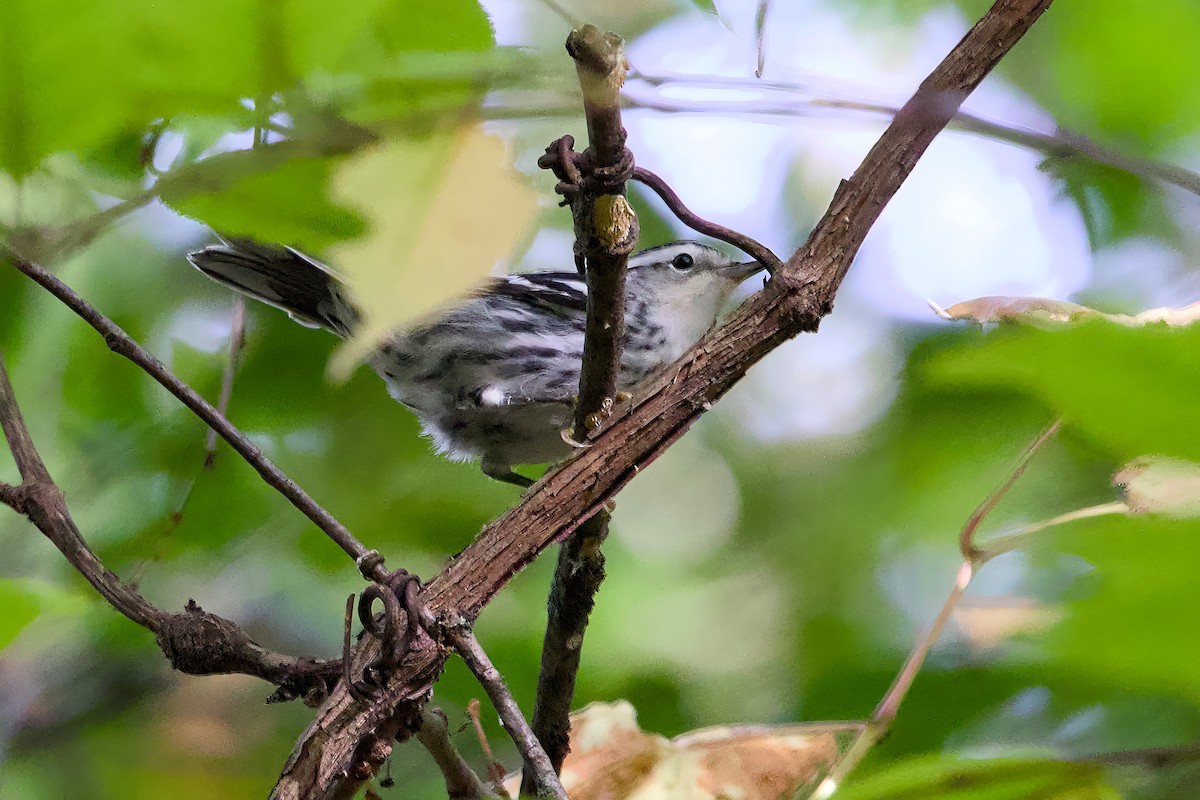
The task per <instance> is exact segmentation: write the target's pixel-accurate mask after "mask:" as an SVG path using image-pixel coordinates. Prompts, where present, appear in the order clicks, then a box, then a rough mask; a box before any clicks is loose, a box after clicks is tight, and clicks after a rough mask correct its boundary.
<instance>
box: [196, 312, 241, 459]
mask: <svg viewBox="0 0 1200 800" xmlns="http://www.w3.org/2000/svg"><path fill="white" fill-rule="evenodd" d="M245 344H246V298H245V297H243V296H242V295H238V296H237V297H236V298H235V299H234V301H233V317H232V319H231V320H230V323H229V358H228V360H227V361H226V362H225V368H224V369H223V370H221V394H220V395H219V396H218V397H217V413H219V414H220V415H221V416H222V417H225V418H227V419H228V417H229V400H230V398H232V397H233V379H234V376H235V375H237V360H238V354H239V353H241V352H242V348H243V347H244V346H245ZM216 463H217V431H216V430H215V429H214V428H209V429H208V434H207V436H206V438H205V440H204V467H205V468H206V469H212V467H213V465H214V464H216Z"/></svg>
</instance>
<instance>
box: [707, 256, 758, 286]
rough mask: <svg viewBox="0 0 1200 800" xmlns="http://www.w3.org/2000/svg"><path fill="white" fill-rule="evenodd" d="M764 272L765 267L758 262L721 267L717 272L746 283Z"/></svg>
mask: <svg viewBox="0 0 1200 800" xmlns="http://www.w3.org/2000/svg"><path fill="white" fill-rule="evenodd" d="M762 271H763V265H762V264H760V263H758V262H757V261H747V262H746V263H745V264H729V265H727V266H724V267H719V268H718V269H717V272H719V273H720V274H721V275H722V276H724V277H726V278H729V279H730V280H734V281H739V282H741V281H744V280H746V278H749V277H750V276H751V275H757V274H758V273H760V272H762Z"/></svg>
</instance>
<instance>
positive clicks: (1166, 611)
mask: <svg viewBox="0 0 1200 800" xmlns="http://www.w3.org/2000/svg"><path fill="white" fill-rule="evenodd" d="M1045 544H1046V546H1047V547H1053V548H1054V549H1055V550H1059V551H1066V552H1069V553H1073V554H1075V555H1078V556H1080V557H1081V558H1083V559H1084V560H1085V561H1086V562H1087V563H1088V564H1089V565H1091V566H1092V567H1093V568H1094V569H1093V571H1091V572H1089V573H1088V574H1087V575H1085V576H1083V577H1081V578H1080V579H1078V580H1077V581H1076V582H1075V584H1074V585H1073V586H1072V587H1071V598H1070V600H1069V602H1068V604H1067V610H1068V612H1069V613H1068V615H1067V617H1066V618H1065V619H1064V621H1063V622H1061V623H1060V624H1058V625H1057V626H1055V627H1054V628H1052V629H1051V630H1050V631H1049V632H1047V633H1046V634H1045V635H1044V638H1043V639H1042V640H1041V641H1042V642H1043V645H1044V647H1045V648H1046V650H1047V651H1048V653H1049V654H1050V656H1051V658H1052V660H1053V663H1055V664H1058V665H1061V668H1063V669H1064V670H1066V671H1067V673H1068V674H1072V675H1078V676H1081V677H1082V676H1090V677H1092V678H1093V679H1095V680H1097V681H1103V682H1107V683H1109V684H1110V685H1119V686H1122V687H1125V688H1126V689H1128V688H1129V687H1136V688H1139V689H1141V690H1143V691H1147V692H1157V693H1161V694H1170V695H1177V696H1178V695H1183V696H1186V697H1189V698H1190V699H1191V700H1192V702H1193V703H1196V702H1200V629H1198V628H1197V626H1196V624H1195V619H1196V612H1195V606H1194V605H1193V604H1191V603H1190V602H1187V601H1185V600H1183V598H1190V597H1193V596H1194V594H1195V584H1196V578H1195V570H1194V565H1195V564H1196V563H1197V562H1198V561H1200V523H1197V521H1196V520H1194V519H1192V520H1172V519H1164V518H1158V519H1155V518H1151V517H1147V516H1140V517H1137V518H1118V517H1113V518H1108V519H1103V520H1095V521H1092V522H1089V523H1086V524H1078V525H1076V526H1073V527H1069V528H1064V529H1062V530H1060V531H1056V532H1054V533H1049V532H1047V534H1046V537H1045Z"/></svg>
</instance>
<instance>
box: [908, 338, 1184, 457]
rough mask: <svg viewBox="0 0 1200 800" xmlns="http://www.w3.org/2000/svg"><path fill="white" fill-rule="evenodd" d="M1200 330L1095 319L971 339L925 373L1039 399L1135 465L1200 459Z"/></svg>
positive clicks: (946, 382) (950, 383) (954, 384)
mask: <svg viewBox="0 0 1200 800" xmlns="http://www.w3.org/2000/svg"><path fill="white" fill-rule="evenodd" d="M1197 352H1200V326H1198V325H1192V326H1190V327H1186V328H1176V329H1168V328H1165V327H1157V326H1148V327H1143V328H1128V327H1124V326H1121V325H1115V324H1112V323H1109V322H1104V321H1097V322H1087V323H1083V324H1080V325H1078V326H1074V327H1069V328H1065V329H1061V330H1055V331H1043V330H1036V329H1034V328H1028V327H1011V328H1008V327H1006V328H1001V329H998V330H995V331H992V332H990V333H988V334H986V335H981V334H979V333H977V332H969V333H967V332H965V333H964V334H963V335H962V337H961V339H959V344H958V346H957V347H953V348H949V349H946V350H943V351H941V352H940V353H938V354H937V355H935V356H933V357H931V358H930V359H929V360H928V361H927V362H926V363H925V364H924V365H923V366H922V367H920V368H919V370H920V373H921V374H923V376H924V377H925V378H926V379H927V380H929V381H931V382H932V383H933V384H935V385H936V386H940V387H941V388H956V389H973V388H980V387H990V388H1007V389H1010V390H1012V391H1014V392H1019V393H1022V394H1027V395H1031V396H1033V397H1035V398H1037V399H1039V400H1040V401H1042V402H1043V403H1045V404H1046V405H1047V406H1049V407H1050V408H1051V409H1052V410H1053V411H1054V412H1056V413H1058V414H1061V415H1062V416H1063V417H1064V419H1065V420H1066V422H1067V424H1068V426H1071V427H1072V428H1075V429H1077V430H1078V431H1080V432H1082V433H1084V434H1085V435H1086V436H1087V437H1089V438H1090V439H1092V440H1094V441H1095V442H1097V443H1098V444H1100V445H1102V446H1103V447H1105V448H1106V449H1108V450H1109V451H1111V452H1112V453H1113V455H1115V456H1116V457H1117V458H1119V459H1122V460H1125V459H1130V458H1136V457H1138V456H1143V455H1166V456H1177V457H1179V458H1185V459H1190V460H1193V461H1194V460H1200V424H1197V422H1198V420H1197V407H1196V391H1197V388H1198V387H1200V361H1198V360H1197V359H1196V353H1197Z"/></svg>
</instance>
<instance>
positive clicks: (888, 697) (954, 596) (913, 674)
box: [810, 420, 1061, 800]
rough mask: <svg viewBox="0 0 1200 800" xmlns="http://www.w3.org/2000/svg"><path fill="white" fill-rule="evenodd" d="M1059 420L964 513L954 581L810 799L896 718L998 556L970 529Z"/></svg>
mask: <svg viewBox="0 0 1200 800" xmlns="http://www.w3.org/2000/svg"><path fill="white" fill-rule="evenodd" d="M1060 424H1061V421H1060V420H1055V421H1054V422H1053V423H1052V424H1051V425H1050V426H1049V427H1048V428H1046V430H1044V431H1042V433H1041V434H1040V435H1039V436H1038V437H1037V438H1036V439H1034V440H1033V442H1032V443H1031V444H1030V445H1029V447H1028V448H1026V450H1025V452H1024V453H1023V454H1022V455H1021V458H1020V460H1019V461H1018V462H1017V464H1016V466H1015V467H1014V468H1013V470H1012V472H1010V473H1009V475H1008V477H1007V478H1006V479H1005V481H1004V483H1002V484H1001V485H1000V486H999V488H997V489H995V490H994V491H992V492H991V493H990V494H989V495H988V496H987V498H985V499H984V501H983V502H982V503H980V504H979V507H978V508H976V509H975V511H974V512H973V513H972V514H971V516H970V517H968V518H967V521H966V522H965V523H964V524H963V528H962V533H961V534H960V535H959V550H960V553H961V555H962V557H963V563H962V564H961V565H960V566H959V568H958V574H957V575H956V576H955V578H954V586H953V588H951V590H950V594H949V595H947V597H946V600H945V602H943V603H942V607H941V609H940V610H939V611H938V614H937V616H936V617H935V618H934V620H933V623H932V624H931V625H930V626H929V630H928V631H926V632H925V635H924V636H922V637H921V639H920V641H918V642H917V644H916V646H915V647H914V648H913V650H912V652H911V653H909V656H908V658H907V659H905V662H904V666H903V667H902V668H901V669H900V672H899V673H898V674H897V675H896V679H895V680H894V681H893V682H892V685H891V686H890V687H889V688H888V690H887V693H886V694H884V696H883V699H882V700H880V701H879V705H877V706H876V707H875V710H874V711H873V712H872V713H871V716H870V718H868V719H867V724H866V727H864V728H863V730H862V732H861V733H859V735H858V737H857V738H856V739H855V740H854V743H853V744H852V745H851V746H850V749H848V750H847V751H846V752H845V753H843V754H842V757H841V758H839V759H838V761H837V763H836V764H834V766H833V769H832V770H830V772H829V774H828V775H827V776H826V777H825V778H824V780H822V781H821V783H820V784H819V785H818V786H817V788H816V789H815V790H814V791H813V793H812V795H810V797H811V798H812V800H824V798H828V797H830V796H831V795H832V794H833V793H834V792H835V791H836V790H837V788H838V787H839V786H841V785H842V782H843V781H844V780H845V779H846V776H847V775H849V774H850V773H851V772H852V771H853V770H854V768H855V767H857V766H858V764H859V763H860V762H861V761H862V760H863V758H864V757H866V755H867V753H869V752H870V751H871V749H872V748H873V747H874V746H875V745H876V744H878V743H879V741H880V740H881V739H883V737H884V736H886V735H887V733H888V731H889V730H890V729H891V727H892V723H893V722H894V721H895V720H896V714H897V713H898V712H899V710H900V704H901V703H903V702H904V699H905V698H906V697H907V696H908V691H909V689H911V688H912V685H913V681H915V680H916V678H917V675H918V674H919V673H920V672H921V667H922V666H924V664H925V658H926V656H928V655H929V651H930V650H931V649H933V646H934V645H935V644H937V642H938V640H939V639H940V638H941V636H942V631H943V630H945V628H946V623H947V622H949V621H950V615H951V614H952V613H954V609H955V608H956V607H957V606H958V603H959V601H960V600H962V597H963V594H964V593H965V592H966V590H967V587H968V586H970V585H971V581H972V580H973V579H974V577H975V575H976V574H978V572H979V570H980V568H982V567H983V565H984V564H986V563H987V561H988V559H989V558H991V557H992V556H993V555H994V554H995V555H998V554H999V553H998V552H997V551H993V550H991V549H988V550H983V549H981V548H979V547H978V546H976V544H975V534H976V532H978V530H979V526H980V525H981V524H982V522H983V520H984V519H985V518H986V517H987V515H988V514H990V513H991V512H992V511H993V510H994V509H995V508H996V505H997V504H998V503H999V502H1000V500H1001V499H1003V498H1004V496H1005V495H1006V494H1008V491H1009V489H1011V488H1012V487H1013V484H1014V483H1016V482H1017V479H1018V478H1020V477H1021V475H1023V474H1024V473H1025V470H1026V468H1028V466H1029V462H1030V459H1032V458H1033V456H1034V454H1036V453H1037V452H1038V450H1040V449H1041V447H1042V445H1044V444H1045V443H1046V441H1047V440H1048V439H1049V438H1050V437H1051V436H1052V435H1054V433H1055V432H1056V431H1057V430H1058V429H1059V426H1060Z"/></svg>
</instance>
